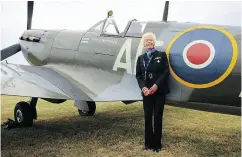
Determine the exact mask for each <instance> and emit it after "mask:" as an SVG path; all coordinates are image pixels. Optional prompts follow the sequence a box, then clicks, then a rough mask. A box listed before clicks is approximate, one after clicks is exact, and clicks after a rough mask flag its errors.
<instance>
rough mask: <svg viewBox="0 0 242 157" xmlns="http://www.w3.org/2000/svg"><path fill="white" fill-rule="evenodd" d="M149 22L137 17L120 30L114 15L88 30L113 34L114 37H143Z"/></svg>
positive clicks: (99, 33) (98, 33) (108, 34)
mask: <svg viewBox="0 0 242 157" xmlns="http://www.w3.org/2000/svg"><path fill="white" fill-rule="evenodd" d="M146 24H147V22H141V21H137V20H136V19H133V20H130V21H129V22H128V24H127V26H126V27H125V29H124V31H123V32H120V31H119V29H118V26H117V24H116V22H115V20H114V18H113V17H109V16H108V17H107V18H106V19H104V20H101V21H99V22H98V23H97V24H95V25H94V26H93V27H91V28H90V29H89V30H88V31H89V32H93V33H96V34H97V35H100V36H113V37H124V36H126V37H142V34H143V31H144V28H145V26H146Z"/></svg>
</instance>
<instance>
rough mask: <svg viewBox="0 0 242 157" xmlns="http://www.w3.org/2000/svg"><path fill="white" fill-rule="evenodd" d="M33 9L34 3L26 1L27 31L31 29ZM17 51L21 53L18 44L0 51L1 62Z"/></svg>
mask: <svg viewBox="0 0 242 157" xmlns="http://www.w3.org/2000/svg"><path fill="white" fill-rule="evenodd" d="M33 8H34V2H33V1H28V3H27V9H28V11H27V30H29V29H31V24H32V15H33ZM19 51H21V47H20V44H14V45H11V46H9V47H7V48H5V49H2V50H1V61H2V60H4V59H6V58H8V57H10V56H12V55H14V54H16V53H18V52H19Z"/></svg>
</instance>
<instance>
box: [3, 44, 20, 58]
mask: <svg viewBox="0 0 242 157" xmlns="http://www.w3.org/2000/svg"><path fill="white" fill-rule="evenodd" d="M19 51H21V47H20V45H19V44H15V45H12V46H9V47H7V48H5V49H3V50H1V61H2V60H4V59H6V58H8V57H10V56H12V55H14V54H16V53H18V52H19Z"/></svg>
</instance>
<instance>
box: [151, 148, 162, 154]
mask: <svg viewBox="0 0 242 157" xmlns="http://www.w3.org/2000/svg"><path fill="white" fill-rule="evenodd" d="M160 151H161V149H160V148H156V149H153V152H157V153H158V152H160Z"/></svg>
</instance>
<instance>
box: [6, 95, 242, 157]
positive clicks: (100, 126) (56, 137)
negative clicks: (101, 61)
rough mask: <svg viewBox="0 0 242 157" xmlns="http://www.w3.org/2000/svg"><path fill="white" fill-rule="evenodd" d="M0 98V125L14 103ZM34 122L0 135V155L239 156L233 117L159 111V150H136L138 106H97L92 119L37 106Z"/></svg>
mask: <svg viewBox="0 0 242 157" xmlns="http://www.w3.org/2000/svg"><path fill="white" fill-rule="evenodd" d="M22 100H28V98H21V97H10V96H2V103H1V113H2V114H1V122H4V121H6V120H7V118H13V109H14V106H15V104H16V103H17V102H18V101H22ZM37 112H38V120H37V121H35V122H34V126H33V127H30V128H17V129H12V130H3V129H2V130H1V150H2V151H1V153H2V154H1V155H2V157H5V156H9V157H10V156H13V157H18V156H31V157H32V156H34V157H35V156H44V157H48V156H50V157H55V156H66V157H77V156H83V157H89V156H90V157H103V156H104V157H106V156H108V157H124V156H125V157H136V156H137V157H142V156H147V157H150V156H165V157H171V156H175V157H190V156H191V157H194V156H202V157H208V156H213V157H214V156H224V157H225V156H233V157H234V156H241V143H240V142H241V122H240V117H239V116H231V115H224V114H215V113H208V112H201V111H195V110H190V109H183V108H177V107H171V106H165V110H164V117H163V123H164V124H163V126H164V127H163V132H164V133H163V134H164V149H163V151H161V152H160V153H154V152H152V151H145V150H142V148H143V130H144V126H143V124H144V118H143V110H142V103H141V102H139V103H134V104H131V105H125V104H123V103H122V102H109V103H97V111H96V113H95V115H94V116H93V117H80V116H79V114H78V112H77V110H76V108H75V107H74V105H73V102H72V101H67V102H65V103H62V104H59V105H58V104H51V103H48V102H46V101H44V100H40V101H39V102H38V105H37Z"/></svg>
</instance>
